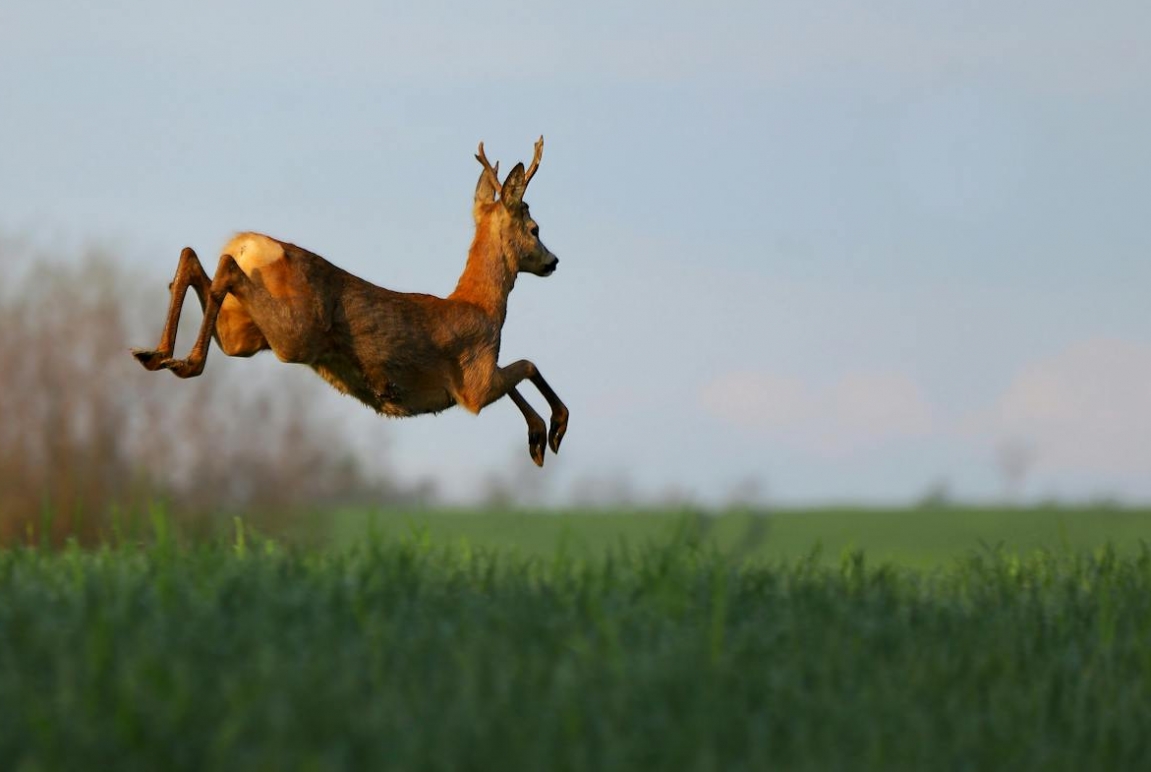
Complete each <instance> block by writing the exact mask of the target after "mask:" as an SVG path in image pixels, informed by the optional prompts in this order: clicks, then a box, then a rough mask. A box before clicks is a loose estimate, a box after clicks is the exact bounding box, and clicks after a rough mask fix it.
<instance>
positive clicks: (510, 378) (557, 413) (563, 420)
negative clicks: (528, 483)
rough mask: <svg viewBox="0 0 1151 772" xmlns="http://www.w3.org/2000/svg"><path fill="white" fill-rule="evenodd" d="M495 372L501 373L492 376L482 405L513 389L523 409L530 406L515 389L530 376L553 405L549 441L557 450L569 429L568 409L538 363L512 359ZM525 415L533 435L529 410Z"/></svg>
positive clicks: (514, 398)
mask: <svg viewBox="0 0 1151 772" xmlns="http://www.w3.org/2000/svg"><path fill="white" fill-rule="evenodd" d="M496 375H497V376H498V377H496V378H494V379H492V385H491V387H490V389H489V391H488V393H487V394H486V395H485V396H484V398H483V399H482V400H480V405H481V406H486V405H490V404H491V403H493V402H495V401H496V400H497V399H499V398H500V397H502V396H504V395H505V394H509V395H510V394H512V393H513V392H514V396H512V400H513V401H514V402H515V403H516V405H517V406H519V408H520V412H523V411H524V407H525V406H526V407H527V408H528V409H529V410H530V409H531V406H530V405H528V404H527V401H526V400H524V398H523V396H522V395H520V393H519V392H518V391H515V387H516V385H517V384H518V383H519V382H520V381H523V380H531V382H532V383H534V384H535V386H536V388H537V389H539V390H540V394H543V396H544V399H546V400H547V401H548V405H550V406H551V409H552V422H551V431H550V432H549V434H548V444H549V445H551V449H552V452H553V453H558V452H559V448H560V442H561V441H563V438H564V433H565V432H567V426H568V409H567V407H566V406H565V405H564V403H563V402H562V401H561V400H560V398H559V397H558V396H557V395H556V393H555V392H554V391H552V388H551V386H549V385H548V382H547V381H545V380H544V378H543V376H542V375H540V372H539V370H538V369H537V368H536V366H535V365H534V364H533V363H532V362H529V361H528V360H526V359H521V360H519V361H518V362H513V363H512V364H510V365H508V366H507V367H501V368H500V369H499V370H498V371H497V373H496ZM521 402H522V405H521ZM532 414H533V415H536V417H537V418H538V417H539V416H538V415H537V414H536V413H535V411H534V410H532ZM524 417H525V418H528V429H529V438H530V436H531V434H530V432H531V428H532V427H531V418H530V417H528V416H527V413H524ZM541 420H542V419H541ZM529 447H530V439H529ZM532 458H533V459H534V458H535V453H534V452H533V453H532ZM536 463H537V464H538V463H540V462H539V461H537V462H536Z"/></svg>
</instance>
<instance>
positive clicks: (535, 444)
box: [528, 424, 547, 466]
mask: <svg viewBox="0 0 1151 772" xmlns="http://www.w3.org/2000/svg"><path fill="white" fill-rule="evenodd" d="M545 447H547V446H546V445H545V444H544V428H543V424H540V428H539V429H530V430H528V453H531V455H532V461H535V462H536V466H543V465H544V448H545Z"/></svg>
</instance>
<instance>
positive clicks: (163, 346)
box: [132, 247, 212, 370]
mask: <svg viewBox="0 0 1151 772" xmlns="http://www.w3.org/2000/svg"><path fill="white" fill-rule="evenodd" d="M211 284H212V282H211V280H210V279H209V278H208V274H206V273H204V266H202V265H200V259H199V258H198V257H196V253H195V252H194V251H192V248H191V247H184V250H183V251H182V252H181V253H180V262H179V263H177V264H176V276H175V278H174V279H172V283H171V284H169V285H168V288H169V289H170V290H171V293H172V298H171V301H170V302H169V304H168V318H167V319H166V320H165V322H164V331H163V332H162V333H160V345H159V346H157V347H156V348H155V349H151V350H149V349H142V348H134V349H132V356H134V357H136V361H138V362H139V363H140V364H142V365H143V366H144V368H145V369H147V370H159V369H160V368H161V367H162V366H163V364H162V363H163V362H164V361H165V360H169V359H171V358H172V351H173V349H175V347H176V329H177V328H178V327H179V326H180V311H181V309H183V307H184V296H185V295H187V294H188V287H192V288H193V289H195V290H196V295H197V297H199V299H200V308H201V309H203V308H205V307H206V304H207V294H208V289H209V287H211Z"/></svg>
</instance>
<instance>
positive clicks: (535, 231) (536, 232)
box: [532, 225, 540, 239]
mask: <svg viewBox="0 0 1151 772" xmlns="http://www.w3.org/2000/svg"><path fill="white" fill-rule="evenodd" d="M532 235H533V236H535V237H536V238H537V239H538V238H539V237H540V226H538V225H533V226H532Z"/></svg>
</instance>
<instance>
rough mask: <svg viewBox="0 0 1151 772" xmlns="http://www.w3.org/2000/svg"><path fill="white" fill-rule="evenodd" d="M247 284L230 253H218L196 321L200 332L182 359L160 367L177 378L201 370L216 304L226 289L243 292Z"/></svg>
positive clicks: (213, 322) (205, 359)
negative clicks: (201, 312)
mask: <svg viewBox="0 0 1151 772" xmlns="http://www.w3.org/2000/svg"><path fill="white" fill-rule="evenodd" d="M250 288H251V285H250V282H249V279H248V277H247V276H246V275H245V274H244V272H243V271H242V270H240V266H238V265H236V261H235V260H233V259H232V256H231V255H223V256H221V257H220V264H219V265H218V266H216V275H215V277H214V278H213V279H212V284H211V286H210V287H209V289H208V292H207V295H208V298H207V303H206V304H205V305H204V321H203V323H202V324H201V325H200V334H199V335H198V336H197V337H196V342H195V344H193V345H192V350H191V351H190V352H188V356H187V358H185V359H165V360H163V361H161V362H160V367H163V368H166V369H168V370H171V371H172V372H173V373H175V374H176V375H178V376H179V377H181V378H194V377H195V376H197V375H199V374H200V373H202V372H204V363H205V362H206V361H207V359H208V346H209V344H210V343H211V342H212V333H213V332H214V331H215V329H216V317H218V316H219V315H220V305H221V304H222V303H223V302H224V298H225V297H227V296H228V293H229V292H231V293H233V294H247V291H248V290H249V289H250Z"/></svg>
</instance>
